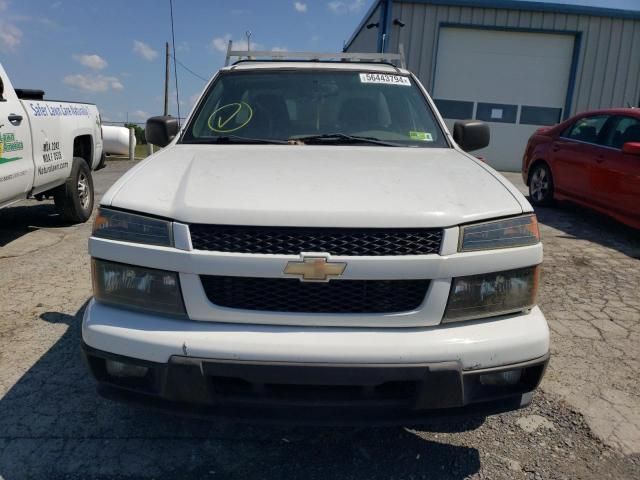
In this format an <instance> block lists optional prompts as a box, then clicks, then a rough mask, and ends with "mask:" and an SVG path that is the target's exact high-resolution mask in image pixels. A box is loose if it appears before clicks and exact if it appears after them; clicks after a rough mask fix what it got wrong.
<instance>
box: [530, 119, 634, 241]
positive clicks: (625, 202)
mask: <svg viewBox="0 0 640 480" xmlns="http://www.w3.org/2000/svg"><path fill="white" fill-rule="evenodd" d="M522 178H523V180H524V181H525V183H526V184H527V185H528V186H529V197H530V200H531V203H532V204H533V205H540V206H549V205H551V204H553V201H554V200H570V201H572V202H575V203H579V204H581V205H584V206H586V207H589V208H592V209H594V210H597V211H599V212H602V213H604V214H606V215H610V216H611V217H613V218H615V219H617V220H618V221H620V222H622V223H625V224H627V225H629V226H631V227H633V228H638V229H640V109H637V108H635V109H634V108H619V109H612V110H598V111H594V112H586V113H581V114H579V115H576V116H575V117H572V118H570V119H568V120H566V121H564V122H562V123H560V124H558V125H555V126H553V127H545V128H541V129H539V130H537V131H536V132H535V133H534V134H533V135H532V136H531V138H530V139H529V143H528V144H527V148H526V150H525V153H524V158H523V159H522Z"/></svg>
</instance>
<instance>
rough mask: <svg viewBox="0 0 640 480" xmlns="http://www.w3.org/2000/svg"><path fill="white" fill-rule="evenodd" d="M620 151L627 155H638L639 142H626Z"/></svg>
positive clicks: (639, 150)
mask: <svg viewBox="0 0 640 480" xmlns="http://www.w3.org/2000/svg"><path fill="white" fill-rule="evenodd" d="M622 151H623V152H624V153H628V154H629V155H640V142H627V143H625V144H624V145H622Z"/></svg>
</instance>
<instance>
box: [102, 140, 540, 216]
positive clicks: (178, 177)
mask: <svg viewBox="0 0 640 480" xmlns="http://www.w3.org/2000/svg"><path fill="white" fill-rule="evenodd" d="M102 204H103V205H105V206H112V207H117V208H123V209H127V210H133V211H137V212H142V213H148V214H153V215H157V216H161V217H167V218H171V219H174V220H177V221H181V222H186V223H211V224H227V225H268V226H310V227H314V226H326V227H328V226H331V227H387V228H389V227H398V228H400V227H424V228H427V227H447V226H452V225H457V224H460V223H466V222H473V221H476V220H483V219H488V218H495V217H501V216H506V215H514V214H519V213H522V211H523V210H528V209H530V208H531V207H528V208H527V206H528V203H527V202H526V200H525V199H524V197H523V196H522V195H521V194H520V193H519V192H518V191H517V190H516V189H515V187H513V186H511V185H510V184H509V183H508V182H507V181H506V180H505V179H504V178H503V177H501V176H500V175H499V174H497V173H496V172H495V171H493V170H492V169H491V168H490V167H488V166H486V165H484V164H482V163H480V162H479V161H476V160H474V159H471V158H469V157H468V156H467V155H465V154H463V153H461V152H459V151H457V150H454V149H451V148H446V149H444V148H443V149H435V148H433V149H432V148H392V147H376V146H326V145H324V146H311V145H215V146H212V145H184V144H181V145H174V146H170V147H168V148H166V149H164V150H162V151H160V152H159V153H157V154H155V155H153V156H151V157H149V158H148V159H146V160H144V161H143V162H141V163H140V164H138V165H137V166H136V167H134V168H133V169H131V170H130V171H129V172H128V173H127V174H125V175H124V176H123V177H122V178H121V179H120V180H119V181H118V182H116V184H115V185H113V187H112V188H111V189H110V190H109V191H108V192H107V193H106V194H105V196H104V197H103V199H102Z"/></svg>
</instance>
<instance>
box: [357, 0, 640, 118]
mask: <svg viewBox="0 0 640 480" xmlns="http://www.w3.org/2000/svg"><path fill="white" fill-rule="evenodd" d="M392 15H393V18H398V19H401V20H402V21H403V22H405V23H406V26H405V27H404V28H399V27H398V26H393V27H392V29H393V30H392V31H391V43H390V49H389V51H394V52H395V51H398V45H399V43H402V44H403V47H404V51H405V55H406V57H407V66H408V68H409V69H410V70H412V71H413V72H414V73H415V74H417V75H418V76H419V78H420V80H421V81H422V82H423V83H424V85H425V86H426V87H427V89H428V90H431V88H432V86H433V85H432V84H431V83H432V80H433V68H434V64H435V54H436V45H437V38H438V28H439V25H440V24H441V23H454V24H464V25H478V26H482V27H510V28H524V29H544V30H560V31H577V32H581V34H582V35H581V42H580V52H579V60H578V68H577V75H576V79H575V85H574V92H573V98H572V102H571V112H570V113H571V114H574V113H576V112H580V111H584V110H591V109H596V108H608V107H626V106H628V105H629V104H631V105H632V106H638V103H639V102H640V21H638V20H632V19H621V18H606V17H596V16H590V15H575V14H564V13H553V12H534V11H525V10H504V9H493V8H476V7H458V6H442V5H438V6H436V5H427V4H422V3H410V2H401V3H400V2H394V3H393V13H392ZM378 18H379V11H376V12H374V13H373V15H371V20H370V21H373V22H376V21H378ZM367 23H369V22H367ZM376 35H377V29H371V30H366V29H363V30H362V31H361V32H359V33H358V35H356V37H355V39H354V41H353V42H352V44H351V45H350V46H349V51H353V52H355V51H367V52H368V51H375V48H376Z"/></svg>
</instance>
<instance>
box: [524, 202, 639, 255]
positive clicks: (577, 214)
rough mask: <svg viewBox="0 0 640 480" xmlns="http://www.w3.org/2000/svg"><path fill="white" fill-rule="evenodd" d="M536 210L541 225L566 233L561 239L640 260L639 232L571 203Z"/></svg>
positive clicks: (561, 203)
mask: <svg viewBox="0 0 640 480" xmlns="http://www.w3.org/2000/svg"><path fill="white" fill-rule="evenodd" d="M527 198H528V197H527ZM535 210H536V215H537V216H538V221H539V222H540V223H542V224H544V225H548V226H550V227H552V228H555V229H556V230H560V231H562V232H564V233H565V235H564V236H561V237H564V238H578V239H584V240H588V241H590V242H594V243H597V244H599V245H602V246H604V247H607V248H612V249H614V250H618V251H619V252H620V253H623V254H624V255H627V256H629V257H633V258H640V230H635V229H633V228H631V227H627V226H626V225H623V224H622V223H620V222H618V221H616V220H614V219H612V218H610V217H607V216H605V215H602V214H600V213H597V212H594V211H592V210H589V209H587V208H584V207H581V206H578V205H575V204H573V203H570V202H559V203H557V204H556V205H555V206H554V207H553V208H542V207H537V208H536V209H535Z"/></svg>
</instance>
